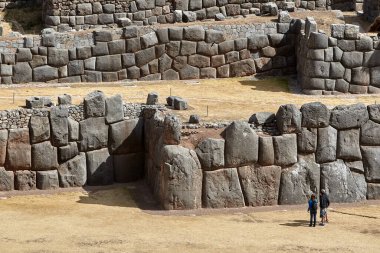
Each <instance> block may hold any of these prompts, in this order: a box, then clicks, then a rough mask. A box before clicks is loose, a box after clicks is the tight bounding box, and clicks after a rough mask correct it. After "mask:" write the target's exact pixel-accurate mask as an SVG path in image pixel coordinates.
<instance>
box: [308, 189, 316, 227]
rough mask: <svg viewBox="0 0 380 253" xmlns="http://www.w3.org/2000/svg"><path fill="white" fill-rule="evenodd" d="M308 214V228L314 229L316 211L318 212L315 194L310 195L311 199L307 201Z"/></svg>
mask: <svg viewBox="0 0 380 253" xmlns="http://www.w3.org/2000/svg"><path fill="white" fill-rule="evenodd" d="M307 211H308V212H310V224H309V227H311V226H313V227H315V223H316V220H317V211H318V201H317V199H316V198H315V194H314V193H313V194H311V197H310V199H309V207H308V209H307Z"/></svg>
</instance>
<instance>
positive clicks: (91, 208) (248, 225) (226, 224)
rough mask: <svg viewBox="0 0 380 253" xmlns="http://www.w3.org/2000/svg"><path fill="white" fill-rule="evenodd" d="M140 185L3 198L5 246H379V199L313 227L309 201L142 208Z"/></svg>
mask: <svg viewBox="0 0 380 253" xmlns="http://www.w3.org/2000/svg"><path fill="white" fill-rule="evenodd" d="M137 191H140V186H139V185H136V184H128V185H123V186H120V185H119V186H117V187H116V188H113V189H105V190H97V191H91V192H85V191H83V190H76V191H74V192H62V193H56V194H54V195H47V194H41V193H40V194H39V195H26V196H13V197H11V198H1V199H0V210H1V211H0V220H1V226H0V252H9V253H12V252H28V253H29V252H39V253H40V252H218V253H219V252H365V253H369V252H380V237H379V235H380V229H379V225H380V221H379V219H380V208H379V207H380V202H366V203H363V204H360V205H353V206H352V205H335V204H333V205H332V208H333V210H331V212H330V213H329V219H330V223H329V224H328V225H327V226H325V227H320V226H317V227H315V228H309V227H308V224H307V219H308V214H307V212H306V210H305V208H306V207H304V206H292V207H289V206H278V207H266V208H241V209H230V210H227V209H222V210H216V211H213V210H198V211H184V212H181V211H180V212H178V211H175V212H167V211H157V210H155V209H154V208H151V207H147V206H145V207H144V206H143V207H142V208H144V209H145V210H143V209H140V208H139V207H138V206H139V202H142V200H141V199H139V201H138V202H136V201H134V196H135V194H136V193H137ZM143 192H144V191H143ZM140 196H144V198H145V199H148V202H149V201H150V200H149V199H150V197H149V196H148V194H141V192H140ZM143 202H146V201H143ZM149 205H150V206H151V205H152V203H150V204H149Z"/></svg>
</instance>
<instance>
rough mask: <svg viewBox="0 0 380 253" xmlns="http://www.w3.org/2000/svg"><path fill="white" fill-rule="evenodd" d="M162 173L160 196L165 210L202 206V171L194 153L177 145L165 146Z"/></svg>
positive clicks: (161, 166)
mask: <svg viewBox="0 0 380 253" xmlns="http://www.w3.org/2000/svg"><path fill="white" fill-rule="evenodd" d="M160 171H161V173H162V174H161V180H160V183H159V185H160V194H159V195H160V200H161V204H162V205H163V207H164V208H165V209H167V210H178V209H196V208H200V207H201V206H202V202H201V201H202V200H201V198H202V170H201V165H200V163H199V160H198V157H197V155H196V154H195V152H194V151H192V150H189V149H186V148H184V147H181V146H177V145H167V146H164V148H163V150H162V161H161V165H160Z"/></svg>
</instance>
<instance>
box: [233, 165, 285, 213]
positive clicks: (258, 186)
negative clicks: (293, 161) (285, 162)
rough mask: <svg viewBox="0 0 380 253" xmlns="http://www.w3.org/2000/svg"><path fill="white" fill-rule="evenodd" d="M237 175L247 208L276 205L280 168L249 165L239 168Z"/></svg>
mask: <svg viewBox="0 0 380 253" xmlns="http://www.w3.org/2000/svg"><path fill="white" fill-rule="evenodd" d="M238 174H239V179H240V182H241V188H242V190H243V195H244V199H245V204H246V205H247V206H270V205H277V202H278V194H279V189H280V177H281V167H279V166H265V167H255V166H254V165H250V166H244V167H239V168H238Z"/></svg>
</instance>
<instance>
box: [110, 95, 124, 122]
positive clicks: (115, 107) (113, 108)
mask: <svg viewBox="0 0 380 253" xmlns="http://www.w3.org/2000/svg"><path fill="white" fill-rule="evenodd" d="M123 118H124V111H123V98H122V97H121V95H115V96H112V97H108V98H106V122H107V123H108V124H112V123H115V122H118V121H122V120H123Z"/></svg>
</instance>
